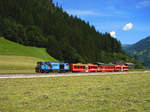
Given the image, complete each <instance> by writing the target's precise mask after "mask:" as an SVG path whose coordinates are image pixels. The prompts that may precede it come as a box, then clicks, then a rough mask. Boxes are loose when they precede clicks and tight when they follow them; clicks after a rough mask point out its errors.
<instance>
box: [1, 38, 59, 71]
mask: <svg viewBox="0 0 150 112" xmlns="http://www.w3.org/2000/svg"><path fill="white" fill-rule="evenodd" d="M38 61H54V62H56V61H57V60H55V59H54V58H53V57H51V56H49V55H48V54H47V52H46V49H45V48H36V47H29V46H23V45H20V44H17V43H15V42H11V41H9V40H6V39H4V38H0V73H34V68H35V65H36V62H38Z"/></svg>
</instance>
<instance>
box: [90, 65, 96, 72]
mask: <svg viewBox="0 0 150 112" xmlns="http://www.w3.org/2000/svg"><path fill="white" fill-rule="evenodd" d="M88 71H89V72H97V71H98V65H93V64H89V65H88Z"/></svg>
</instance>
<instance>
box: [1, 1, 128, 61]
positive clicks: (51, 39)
mask: <svg viewBox="0 0 150 112" xmlns="http://www.w3.org/2000/svg"><path fill="white" fill-rule="evenodd" d="M0 36H3V37H5V38H6V39H8V40H11V41H14V42H17V43H20V44H23V45H26V46H36V47H44V48H46V49H47V52H48V53H49V54H50V55H51V56H53V57H54V58H56V59H58V60H60V61H66V62H73V63H76V62H83V63H92V62H105V63H108V62H110V61H114V60H122V59H123V60H126V57H127V56H126V54H125V53H124V51H123V50H122V48H121V43H120V42H119V41H118V40H117V39H115V38H113V37H111V36H110V34H109V33H104V34H103V33H100V32H98V31H96V29H95V27H94V26H91V25H89V23H88V22H85V21H83V20H81V19H80V18H78V17H76V16H72V15H69V14H67V13H66V12H65V11H64V10H63V9H62V7H60V6H58V5H55V4H54V3H53V1H52V0H1V1H0ZM33 52H34V51H33Z"/></svg>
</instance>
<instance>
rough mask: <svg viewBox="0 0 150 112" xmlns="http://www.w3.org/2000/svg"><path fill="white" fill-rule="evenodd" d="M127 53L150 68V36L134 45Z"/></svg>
mask: <svg viewBox="0 0 150 112" xmlns="http://www.w3.org/2000/svg"><path fill="white" fill-rule="evenodd" d="M125 51H126V52H127V53H128V54H129V55H130V56H132V57H134V58H135V59H137V60H139V61H140V62H143V63H144V64H145V65H146V66H149V67H150V36H149V37H146V38H145V39H143V40H141V41H139V42H137V43H136V44H133V45H132V46H130V47H128V48H127V49H125Z"/></svg>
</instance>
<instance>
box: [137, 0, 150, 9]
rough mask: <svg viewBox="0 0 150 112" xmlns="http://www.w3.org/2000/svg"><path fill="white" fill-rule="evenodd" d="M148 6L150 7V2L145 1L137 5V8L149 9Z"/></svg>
mask: <svg viewBox="0 0 150 112" xmlns="http://www.w3.org/2000/svg"><path fill="white" fill-rule="evenodd" d="M148 6H150V1H149V0H144V1H141V2H139V3H137V5H136V8H142V7H148Z"/></svg>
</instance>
